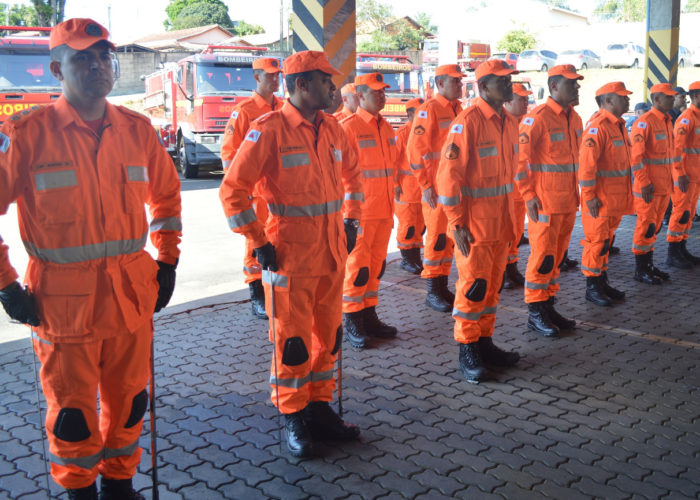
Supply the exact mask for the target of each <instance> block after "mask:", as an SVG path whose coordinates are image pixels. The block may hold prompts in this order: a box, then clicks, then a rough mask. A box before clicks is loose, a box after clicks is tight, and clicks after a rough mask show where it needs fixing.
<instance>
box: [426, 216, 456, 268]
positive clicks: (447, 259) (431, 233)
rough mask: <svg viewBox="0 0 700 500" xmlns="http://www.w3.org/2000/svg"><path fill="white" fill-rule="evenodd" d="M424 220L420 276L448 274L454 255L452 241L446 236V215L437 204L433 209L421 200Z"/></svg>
mask: <svg viewBox="0 0 700 500" xmlns="http://www.w3.org/2000/svg"><path fill="white" fill-rule="evenodd" d="M421 204H422V207H423V220H425V227H426V231H425V249H424V250H423V272H422V273H421V278H437V277H439V276H449V275H450V268H451V267H452V256H453V255H454V241H452V238H451V237H449V238H448V237H447V236H448V235H447V216H446V215H445V212H443V210H442V206H440V205H438V206H437V207H436V208H435V209H432V208H430V206H429V205H428V204H427V203H425V202H421Z"/></svg>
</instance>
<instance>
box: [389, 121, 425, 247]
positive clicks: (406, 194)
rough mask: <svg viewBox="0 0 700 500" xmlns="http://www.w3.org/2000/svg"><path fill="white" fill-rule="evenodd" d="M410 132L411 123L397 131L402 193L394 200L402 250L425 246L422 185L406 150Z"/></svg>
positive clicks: (398, 241)
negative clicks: (414, 172)
mask: <svg viewBox="0 0 700 500" xmlns="http://www.w3.org/2000/svg"><path fill="white" fill-rule="evenodd" d="M410 133H411V124H410V123H405V124H404V125H402V126H401V127H400V128H399V129H398V130H397V131H396V145H397V148H398V151H399V163H398V165H397V169H398V172H397V174H398V185H399V186H400V187H401V195H400V196H399V199H398V200H394V203H395V205H394V213H395V214H396V218H397V219H398V221H399V225H398V228H397V230H396V241H397V243H398V245H397V246H398V247H399V248H400V249H401V250H409V249H411V248H423V231H425V222H423V211H422V207H421V192H420V187H418V181H416V178H415V177H413V173H412V172H411V167H410V166H409V164H408V155H407V152H406V146H407V145H408V137H409V134H410Z"/></svg>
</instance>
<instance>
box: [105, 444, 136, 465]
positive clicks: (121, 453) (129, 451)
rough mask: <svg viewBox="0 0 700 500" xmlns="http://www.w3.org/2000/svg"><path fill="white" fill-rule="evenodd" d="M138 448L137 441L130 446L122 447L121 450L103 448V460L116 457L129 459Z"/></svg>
mask: <svg viewBox="0 0 700 500" xmlns="http://www.w3.org/2000/svg"><path fill="white" fill-rule="evenodd" d="M138 447H139V440H138V439H137V440H136V441H134V442H133V443H131V444H128V445H126V446H124V447H123V448H105V449H104V450H103V453H104V455H103V456H104V458H105V460H107V459H109V458H116V457H130V456H131V455H133V454H134V452H135V451H136V450H137V449H138Z"/></svg>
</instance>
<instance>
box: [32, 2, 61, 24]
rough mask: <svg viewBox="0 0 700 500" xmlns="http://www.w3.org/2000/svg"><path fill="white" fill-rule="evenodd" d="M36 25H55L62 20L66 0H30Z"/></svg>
mask: <svg viewBox="0 0 700 500" xmlns="http://www.w3.org/2000/svg"><path fill="white" fill-rule="evenodd" d="M32 5H33V6H34V9H35V10H36V15H37V25H38V26H55V25H56V24H58V23H60V22H62V21H63V16H64V14H65V10H66V0H32Z"/></svg>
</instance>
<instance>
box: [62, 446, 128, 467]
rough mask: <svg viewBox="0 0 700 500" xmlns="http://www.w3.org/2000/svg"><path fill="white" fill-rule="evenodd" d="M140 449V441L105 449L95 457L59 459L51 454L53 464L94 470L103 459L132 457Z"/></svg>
mask: <svg viewBox="0 0 700 500" xmlns="http://www.w3.org/2000/svg"><path fill="white" fill-rule="evenodd" d="M138 447H139V442H138V439H137V440H136V441H134V442H133V443H131V444H128V445H126V446H124V447H123V448H103V449H102V450H100V451H98V452H97V453H95V454H94V455H89V456H86V457H59V456H58V455H55V454H53V453H49V455H50V460H51V462H53V463H55V464H58V465H77V466H78V467H81V468H83V469H92V468H93V467H95V466H96V465H97V464H98V463H100V461H101V460H102V459H105V460H107V459H110V458H116V457H130V456H131V455H133V454H134V453H135V452H136V450H137V449H138Z"/></svg>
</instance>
